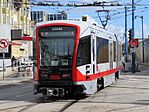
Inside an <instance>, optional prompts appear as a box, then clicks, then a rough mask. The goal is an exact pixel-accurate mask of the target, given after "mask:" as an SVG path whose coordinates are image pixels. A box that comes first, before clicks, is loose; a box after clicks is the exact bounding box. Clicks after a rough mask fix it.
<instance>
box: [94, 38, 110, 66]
mask: <svg viewBox="0 0 149 112" xmlns="http://www.w3.org/2000/svg"><path fill="white" fill-rule="evenodd" d="M108 45H109V41H108V39H104V38H100V37H97V43H96V46H97V63H98V64H99V63H106V62H108V61H109V46H108Z"/></svg>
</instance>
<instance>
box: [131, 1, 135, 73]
mask: <svg viewBox="0 0 149 112" xmlns="http://www.w3.org/2000/svg"><path fill="white" fill-rule="evenodd" d="M134 5H135V4H134V0H132V38H134V34H135V33H134V19H135V17H134V10H135V6H134ZM132 49H133V50H132V73H135V72H136V71H135V68H136V65H135V51H134V48H132Z"/></svg>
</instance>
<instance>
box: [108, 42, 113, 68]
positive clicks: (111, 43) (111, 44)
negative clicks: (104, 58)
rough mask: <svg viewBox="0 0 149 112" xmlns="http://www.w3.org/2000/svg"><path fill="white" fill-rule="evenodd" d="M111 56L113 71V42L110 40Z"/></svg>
mask: <svg viewBox="0 0 149 112" xmlns="http://www.w3.org/2000/svg"><path fill="white" fill-rule="evenodd" d="M109 47H110V48H109V54H110V60H109V62H110V63H109V64H110V69H113V41H112V40H110V41H109Z"/></svg>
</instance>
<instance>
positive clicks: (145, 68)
mask: <svg viewBox="0 0 149 112" xmlns="http://www.w3.org/2000/svg"><path fill="white" fill-rule="evenodd" d="M138 68H139V71H136V72H135V73H132V72H122V74H123V75H136V76H149V63H139V67H138Z"/></svg>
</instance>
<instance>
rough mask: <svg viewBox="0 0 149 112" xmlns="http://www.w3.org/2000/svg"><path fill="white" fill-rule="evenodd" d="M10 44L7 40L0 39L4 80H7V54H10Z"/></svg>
mask: <svg viewBox="0 0 149 112" xmlns="http://www.w3.org/2000/svg"><path fill="white" fill-rule="evenodd" d="M8 46H9V43H8V41H7V40H6V39H0V52H1V53H2V54H3V80H4V78H5V53H7V52H8Z"/></svg>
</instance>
